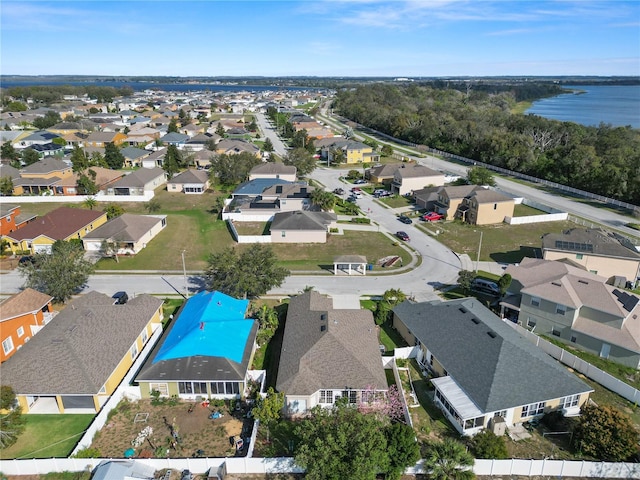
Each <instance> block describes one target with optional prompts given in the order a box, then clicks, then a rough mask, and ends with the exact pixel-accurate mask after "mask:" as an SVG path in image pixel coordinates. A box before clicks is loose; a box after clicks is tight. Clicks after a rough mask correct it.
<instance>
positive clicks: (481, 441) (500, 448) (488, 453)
mask: <svg viewBox="0 0 640 480" xmlns="http://www.w3.org/2000/svg"><path fill="white" fill-rule="evenodd" d="M469 443H470V447H471V449H472V450H473V452H474V454H475V457H476V458H495V459H501V458H507V457H508V456H509V453H508V452H507V445H506V444H505V442H504V437H499V436H497V435H496V434H495V433H493V432H492V431H491V430H483V431H481V432H480V433H478V434H476V435H475V436H474V437H473V438H472V439H471V441H470V442H469Z"/></svg>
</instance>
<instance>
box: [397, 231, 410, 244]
mask: <svg viewBox="0 0 640 480" xmlns="http://www.w3.org/2000/svg"><path fill="white" fill-rule="evenodd" d="M396 237H398V238H399V239H400V240H403V241H405V242H408V241H409V235H407V232H402V231H400V232H396Z"/></svg>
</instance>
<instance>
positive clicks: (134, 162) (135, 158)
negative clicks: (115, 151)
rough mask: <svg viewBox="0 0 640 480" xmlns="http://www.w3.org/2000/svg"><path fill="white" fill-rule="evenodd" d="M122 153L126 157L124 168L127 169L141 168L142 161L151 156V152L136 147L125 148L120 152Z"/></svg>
mask: <svg viewBox="0 0 640 480" xmlns="http://www.w3.org/2000/svg"><path fill="white" fill-rule="evenodd" d="M120 153H121V154H122V155H123V156H124V166H125V167H126V168H131V167H141V166H142V160H143V159H144V158H146V157H148V156H149V155H150V154H151V152H150V151H149V150H143V149H142V148H136V147H125V148H123V149H122V150H120Z"/></svg>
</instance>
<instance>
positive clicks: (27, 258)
mask: <svg viewBox="0 0 640 480" xmlns="http://www.w3.org/2000/svg"><path fill="white" fill-rule="evenodd" d="M18 263H19V264H20V265H27V264H29V263H30V264H34V263H36V259H35V258H34V257H32V256H31V255H25V256H24V257H20V260H18Z"/></svg>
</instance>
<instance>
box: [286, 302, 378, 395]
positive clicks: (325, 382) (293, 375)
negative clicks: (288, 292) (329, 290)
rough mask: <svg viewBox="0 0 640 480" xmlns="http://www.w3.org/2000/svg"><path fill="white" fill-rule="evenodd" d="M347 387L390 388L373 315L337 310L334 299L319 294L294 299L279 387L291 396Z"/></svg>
mask: <svg viewBox="0 0 640 480" xmlns="http://www.w3.org/2000/svg"><path fill="white" fill-rule="evenodd" d="M322 326H324V327H326V328H325V330H324V331H323V330H321V327H322ZM344 387H348V388H350V389H365V388H368V387H373V388H375V389H386V388H387V381H386V377H385V373H384V369H383V367H382V361H381V357H380V350H379V346H378V333H377V329H376V326H375V323H374V322H373V314H372V313H371V312H370V311H369V310H334V309H333V300H331V298H328V297H325V296H323V295H320V294H319V293H318V292H314V291H310V292H306V293H304V294H302V295H298V296H296V297H293V298H292V299H291V301H290V302H289V309H288V311H287V322H286V324H285V330H284V338H283V341H282V351H281V353H280V365H279V367H278V379H277V382H276V388H277V389H278V391H280V392H284V393H285V394H289V395H310V394H312V393H314V392H316V391H318V390H319V389H322V388H327V389H342V388H344Z"/></svg>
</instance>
